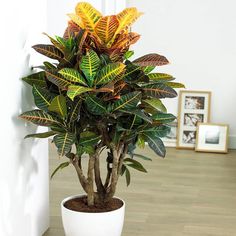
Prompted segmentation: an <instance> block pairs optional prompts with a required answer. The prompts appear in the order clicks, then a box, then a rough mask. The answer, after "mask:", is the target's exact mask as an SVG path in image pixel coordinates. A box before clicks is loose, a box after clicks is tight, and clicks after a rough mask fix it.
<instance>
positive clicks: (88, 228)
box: [61, 195, 125, 236]
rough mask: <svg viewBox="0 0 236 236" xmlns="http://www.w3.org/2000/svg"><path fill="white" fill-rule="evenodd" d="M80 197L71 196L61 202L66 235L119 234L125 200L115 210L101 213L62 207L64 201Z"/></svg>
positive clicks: (96, 235)
mask: <svg viewBox="0 0 236 236" xmlns="http://www.w3.org/2000/svg"><path fill="white" fill-rule="evenodd" d="M78 197H82V195H79V196H72V197H68V198H66V199H64V200H63V201H62V202H61V213H62V222H63V227H64V231H65V235H66V236H121V233H122V229H123V224H124V215H125V202H124V201H123V200H122V199H120V200H121V201H122V202H123V206H122V207H121V208H119V209H117V210H114V211H109V212H102V213H86V212H77V211H72V210H69V209H67V208H65V207H64V204H65V202H66V201H68V200H70V199H74V198H78Z"/></svg>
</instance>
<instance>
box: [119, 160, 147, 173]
mask: <svg viewBox="0 0 236 236" xmlns="http://www.w3.org/2000/svg"><path fill="white" fill-rule="evenodd" d="M124 163H125V165H126V166H129V167H132V168H134V169H135V170H138V171H141V172H145V173H147V170H146V169H145V168H144V167H143V165H142V164H141V163H140V162H138V161H136V160H134V159H132V158H125V159H124Z"/></svg>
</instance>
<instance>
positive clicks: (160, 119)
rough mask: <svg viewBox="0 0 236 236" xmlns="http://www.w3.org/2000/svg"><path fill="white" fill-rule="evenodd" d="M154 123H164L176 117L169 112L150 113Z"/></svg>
mask: <svg viewBox="0 0 236 236" xmlns="http://www.w3.org/2000/svg"><path fill="white" fill-rule="evenodd" d="M152 119H153V120H154V122H155V123H160V124H166V123H170V122H172V121H174V120H175V119H176V117H175V116H174V115H172V114H170V113H160V112H159V113H156V114H153V115H152Z"/></svg>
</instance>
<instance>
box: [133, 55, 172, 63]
mask: <svg viewBox="0 0 236 236" xmlns="http://www.w3.org/2000/svg"><path fill="white" fill-rule="evenodd" d="M133 63H134V64H136V65H139V66H163V65H167V64H169V61H168V60H167V59H166V57H164V56H161V55H159V54H156V53H151V54H147V55H145V56H142V57H140V58H138V59H136V60H134V61H133Z"/></svg>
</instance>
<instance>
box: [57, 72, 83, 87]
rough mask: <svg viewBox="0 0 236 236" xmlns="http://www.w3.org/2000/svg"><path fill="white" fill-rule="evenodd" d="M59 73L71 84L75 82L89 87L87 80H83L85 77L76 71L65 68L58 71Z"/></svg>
mask: <svg viewBox="0 0 236 236" xmlns="http://www.w3.org/2000/svg"><path fill="white" fill-rule="evenodd" d="M58 73H59V74H61V75H62V76H63V77H64V78H66V79H67V80H69V81H71V82H75V83H79V84H82V85H85V86H87V83H86V81H85V79H84V78H83V76H82V75H81V74H80V73H79V72H78V71H77V70H75V69H71V68H64V69H62V70H60V71H58Z"/></svg>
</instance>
